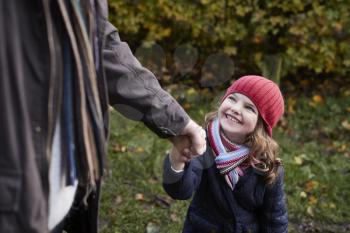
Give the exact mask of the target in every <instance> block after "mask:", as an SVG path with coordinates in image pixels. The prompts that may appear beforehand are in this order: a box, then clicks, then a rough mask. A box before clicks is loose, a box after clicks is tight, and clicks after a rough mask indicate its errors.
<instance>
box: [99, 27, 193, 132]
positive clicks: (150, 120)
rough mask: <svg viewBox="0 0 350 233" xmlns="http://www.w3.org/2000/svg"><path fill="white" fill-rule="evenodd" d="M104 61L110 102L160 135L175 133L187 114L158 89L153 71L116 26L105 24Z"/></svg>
mask: <svg viewBox="0 0 350 233" xmlns="http://www.w3.org/2000/svg"><path fill="white" fill-rule="evenodd" d="M103 63H104V69H105V73H106V79H107V86H108V96H109V101H110V104H111V105H112V106H113V107H114V108H115V109H117V110H118V111H119V112H121V113H122V114H123V115H124V116H126V117H127V118H129V119H132V120H140V121H142V122H144V123H145V124H146V125H147V127H148V128H150V129H151V130H152V131H153V132H155V133H156V134H158V135H159V136H160V137H170V136H176V135H178V134H179V133H180V132H181V130H182V129H183V128H184V127H185V125H186V124H187V123H188V121H189V116H188V115H187V114H186V112H185V111H184V109H183V108H182V107H181V106H180V105H179V104H178V103H177V101H176V100H175V99H174V98H173V97H172V96H171V95H170V94H169V93H168V92H166V91H165V90H163V89H162V88H161V86H160V85H159V83H158V80H157V79H156V77H155V76H154V75H153V73H152V72H150V71H149V70H147V69H146V68H144V67H143V66H142V65H141V64H140V63H139V61H138V60H137V59H136V58H135V56H134V55H133V54H132V52H131V50H130V48H129V46H128V44H127V43H125V42H122V41H121V40H120V37H119V34H118V31H117V29H116V28H115V27H114V26H113V25H112V24H111V23H109V22H108V23H107V25H106V30H105V45H104V48H103Z"/></svg>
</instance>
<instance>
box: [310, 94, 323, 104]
mask: <svg viewBox="0 0 350 233" xmlns="http://www.w3.org/2000/svg"><path fill="white" fill-rule="evenodd" d="M312 100H313V101H314V102H315V103H317V104H319V103H322V102H323V98H322V96H320V95H314V96H313V97H312Z"/></svg>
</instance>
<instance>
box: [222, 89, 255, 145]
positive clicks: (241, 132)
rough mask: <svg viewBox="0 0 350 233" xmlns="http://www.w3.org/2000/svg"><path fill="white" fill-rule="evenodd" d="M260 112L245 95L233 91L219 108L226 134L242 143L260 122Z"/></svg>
mask: <svg viewBox="0 0 350 233" xmlns="http://www.w3.org/2000/svg"><path fill="white" fill-rule="evenodd" d="M258 116H259V112H258V109H257V108H256V106H255V105H254V103H253V102H252V101H251V100H250V99H249V98H248V97H247V96H245V95H243V94H240V93H233V94H231V95H229V96H227V97H226V99H225V100H224V101H223V102H222V103H221V105H220V107H219V110H218V119H219V123H220V126H221V129H222V130H223V133H224V134H225V136H227V137H228V138H229V139H230V140H232V141H233V142H235V143H237V144H242V143H244V141H245V140H246V137H247V135H248V134H250V133H252V132H253V131H254V129H255V126H256V124H257V122H258Z"/></svg>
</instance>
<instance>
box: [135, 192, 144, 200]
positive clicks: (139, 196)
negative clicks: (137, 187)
mask: <svg viewBox="0 0 350 233" xmlns="http://www.w3.org/2000/svg"><path fill="white" fill-rule="evenodd" d="M135 200H136V201H144V200H145V197H144V195H143V194H142V193H136V195H135Z"/></svg>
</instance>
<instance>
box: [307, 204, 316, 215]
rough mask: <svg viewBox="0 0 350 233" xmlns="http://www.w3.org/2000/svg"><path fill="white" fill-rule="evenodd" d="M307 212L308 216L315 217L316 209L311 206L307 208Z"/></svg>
mask: <svg viewBox="0 0 350 233" xmlns="http://www.w3.org/2000/svg"><path fill="white" fill-rule="evenodd" d="M306 212H307V213H308V215H310V216H311V217H313V216H314V215H315V213H314V209H313V208H312V207H311V206H309V207H307V210H306Z"/></svg>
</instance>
